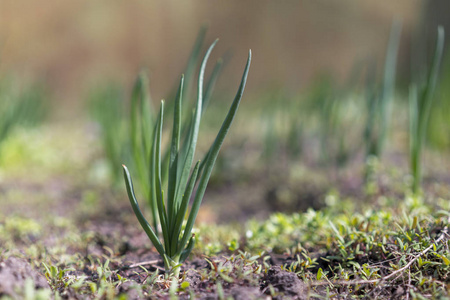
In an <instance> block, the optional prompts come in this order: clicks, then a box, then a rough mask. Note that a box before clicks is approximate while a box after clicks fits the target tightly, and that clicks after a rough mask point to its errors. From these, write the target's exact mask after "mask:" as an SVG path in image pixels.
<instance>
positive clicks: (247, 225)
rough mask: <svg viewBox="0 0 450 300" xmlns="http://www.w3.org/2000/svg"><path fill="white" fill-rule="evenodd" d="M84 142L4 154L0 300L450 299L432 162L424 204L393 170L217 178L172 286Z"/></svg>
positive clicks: (441, 184)
mask: <svg viewBox="0 0 450 300" xmlns="http://www.w3.org/2000/svg"><path fill="white" fill-rule="evenodd" d="M64 126H66V127H64ZM68 131H70V132H72V134H70V135H68V134H67V132H68ZM88 132H90V128H89V127H83V126H77V127H76V128H74V127H71V126H69V125H63V126H61V127H59V128H56V129H55V126H48V127H44V128H43V129H41V130H40V131H36V132H18V133H17V134H16V135H15V136H14V138H9V139H8V141H6V142H5V144H4V147H3V148H2V149H1V151H2V171H1V174H0V175H1V181H0V193H1V200H0V201H1V202H0V203H1V208H2V209H1V211H0V297H3V298H5V299H9V298H13V299H22V298H26V299H48V298H55V299H59V298H63V299H148V298H149V299H173V298H176V297H179V298H180V299H193V298H196V299H228V298H232V299H311V298H318V299H319V298H321V299H322V298H335V299H347V298H380V299H391V298H399V299H416V298H417V299H420V298H438V297H446V296H448V295H449V292H448V287H447V286H448V284H449V283H450V278H449V274H450V251H449V247H448V246H449V242H448V237H449V235H448V234H449V233H448V226H449V218H450V214H449V213H448V211H449V208H450V204H449V202H448V199H449V195H450V192H449V188H448V187H449V182H448V179H449V178H448V177H446V176H445V172H444V171H443V170H444V169H445V167H444V164H443V163H442V161H441V160H437V162H434V161H433V160H430V162H429V163H430V164H435V166H436V168H434V169H433V170H434V171H433V172H428V174H427V176H426V177H425V180H424V190H425V192H424V193H423V194H421V195H419V196H411V195H410V194H409V192H408V188H407V177H405V173H404V172H403V171H401V166H400V169H399V167H397V166H395V165H392V166H389V167H385V166H383V165H381V164H379V165H377V167H376V168H374V171H373V172H374V175H373V177H372V179H371V181H369V182H366V183H364V181H363V180H362V179H361V178H362V177H361V173H362V168H361V167H354V166H353V167H349V168H347V169H341V170H337V171H336V170H335V171H332V172H331V173H332V174H330V169H328V168H323V167H316V168H312V167H311V166H307V165H302V164H299V165H298V167H291V168H289V169H288V171H287V172H286V169H280V168H277V169H268V168H262V167H255V168H254V169H253V170H252V169H249V171H240V172H236V171H235V170H233V169H231V170H229V171H228V173H222V175H221V176H219V175H217V174H216V175H215V177H213V178H212V181H211V184H210V187H209V190H208V192H207V195H206V196H205V200H204V206H203V208H202V210H201V212H200V214H199V219H198V222H197V224H198V225H197V227H196V229H195V233H196V236H197V237H198V241H197V244H196V247H195V249H194V251H193V254H192V255H191V256H190V258H189V259H188V261H187V262H186V263H185V264H184V265H183V267H182V272H181V276H180V278H178V279H175V280H174V279H170V278H167V277H166V276H164V268H163V264H162V260H161V259H160V257H159V255H158V254H157V252H156V251H155V249H154V248H153V247H152V245H151V243H150V241H149V240H148V238H147V236H146V235H145V233H144V232H143V231H142V230H141V228H140V226H139V224H138V222H137V220H136V218H135V216H134V215H133V213H132V210H131V208H130V207H129V202H128V200H127V198H126V195H125V191H124V187H123V186H122V185H121V184H120V183H119V184H118V185H117V187H113V184H111V183H108V182H109V181H108V179H107V174H106V172H105V171H104V164H103V162H102V159H101V154H100V153H101V150H100V146H99V144H98V141H96V139H95V135H91V134H89V133H88ZM36 149H40V151H38V152H36ZM226 153H227V152H226V149H225V154H224V156H225V158H226ZM394 160H395V159H394ZM428 170H429V169H428ZM223 174H225V175H223ZM230 174H233V175H230ZM233 176H236V177H237V178H239V180H233ZM405 178H406V180H405ZM275 211H280V212H279V213H274V212H275Z"/></svg>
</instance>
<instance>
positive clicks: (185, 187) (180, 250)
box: [123, 41, 251, 276]
mask: <svg viewBox="0 0 450 300" xmlns="http://www.w3.org/2000/svg"><path fill="white" fill-rule="evenodd" d="M216 42H217V41H216ZM216 42H214V43H213V44H212V45H211V46H210V47H209V49H208V51H207V52H206V55H205V57H204V58H203V61H202V64H201V67H200V73H199V77H198V95H197V101H196V105H195V110H194V111H193V114H192V115H191V118H190V119H189V121H187V122H184V123H183V122H182V120H183V115H182V110H183V109H182V99H183V87H184V76H182V77H181V80H180V84H179V87H178V92H177V95H176V97H175V104H174V109H173V128H172V138H171V143H170V147H169V150H168V153H169V154H168V157H169V158H168V164H165V163H164V159H163V156H164V155H163V153H162V150H161V149H162V147H161V140H162V134H163V120H164V106H165V105H164V101H161V106H160V110H159V115H158V116H157V117H156V119H155V125H154V128H153V134H152V135H151V136H152V138H153V140H152V141H151V143H149V144H148V147H147V148H142V152H146V153H145V155H147V157H148V158H147V161H148V165H147V166H148V167H149V170H150V172H149V176H148V181H149V182H148V186H149V187H150V192H151V195H152V197H154V199H155V200H156V201H155V202H156V205H154V204H153V203H152V201H149V203H150V205H154V206H152V207H151V208H152V209H154V210H155V211H156V212H157V215H158V218H157V220H158V222H157V223H158V224H154V225H153V227H152V226H151V225H150V224H149V223H148V222H147V220H146V219H145V217H144V215H143V213H142V212H141V210H140V208H139V205H138V201H137V199H136V195H135V192H134V187H133V183H132V179H131V175H130V172H129V171H128V169H127V167H126V166H125V165H124V166H123V171H124V178H125V184H126V188H127V193H128V197H129V200H130V203H131V206H132V208H133V211H134V213H135V214H136V217H137V219H138V221H139V223H140V224H141V226H142V228H143V229H144V231H145V232H146V234H147V235H148V237H149V238H150V240H151V242H152V243H153V245H154V246H155V248H156V250H157V251H158V252H159V254H160V255H161V257H162V258H163V260H164V265H165V269H166V271H167V273H170V274H173V275H174V276H178V275H179V271H180V266H181V263H182V262H183V261H184V260H186V258H187V257H188V256H189V254H190V252H191V251H192V249H193V247H194V244H195V235H194V234H192V229H193V226H194V222H195V219H196V217H197V213H198V211H199V208H200V204H201V202H202V199H203V196H204V193H205V190H206V186H207V184H208V181H209V178H210V176H211V172H212V170H213V167H214V163H215V161H216V159H217V156H218V154H219V150H220V148H221V146H222V143H223V141H224V139H225V136H226V135H227V133H228V130H229V128H230V126H231V124H232V122H233V119H234V117H235V115H236V112H237V109H238V107H239V103H240V101H241V98H242V95H243V92H244V88H245V84H246V81H247V75H248V71H249V67H250V61H251V52H249V57H248V60H247V64H246V67H245V70H244V74H243V76H242V80H241V83H240V86H239V89H238V92H237V94H236V97H235V99H234V101H233V103H232V105H231V107H230V109H229V111H228V114H227V116H226V118H225V120H224V122H223V124H222V127H221V129H220V131H219V133H218V134H217V137H216V139H215V140H214V142H213V144H212V145H211V147H210V149H209V151H208V152H207V154H206V156H205V158H204V160H203V161H201V162H200V161H199V162H197V163H196V164H195V166H194V168H192V165H193V162H194V155H195V149H196V144H197V139H198V135H199V126H200V121H201V118H202V113H203V111H204V108H205V107H204V95H205V91H204V90H203V81H204V73H205V67H206V62H207V60H208V57H209V55H210V53H211V51H212V49H213V48H214V46H215V44H216ZM186 124H188V125H187V127H186V128H182V127H184V126H186ZM183 133H184V134H183ZM143 145H144V144H143ZM191 170H192V171H191ZM164 177H167V190H166V191H164V190H163V186H164V184H163V178H164ZM196 186H197V188H196V191H195V193H194V190H195V187H196ZM192 195H193V204H192V207H191V210H190V212H189V214H188V217H187V221H186V224H185V225H184V219H185V215H186V213H187V211H188V206H189V201H190V198H191V196H192ZM147 196H150V195H147ZM158 225H159V226H160V228H161V233H162V240H161V239H160V237H159V235H158V233H157V227H158ZM183 228H184V230H183Z"/></svg>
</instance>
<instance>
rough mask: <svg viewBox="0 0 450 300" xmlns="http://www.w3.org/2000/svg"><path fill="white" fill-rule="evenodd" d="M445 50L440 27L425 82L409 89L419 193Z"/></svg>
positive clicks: (413, 170) (411, 143)
mask: <svg viewBox="0 0 450 300" xmlns="http://www.w3.org/2000/svg"><path fill="white" fill-rule="evenodd" d="M443 50H444V29H443V28H442V27H439V28H438V34H437V39H436V47H435V52H434V55H433V60H432V62H431V68H430V70H429V72H428V73H427V75H426V76H425V77H426V78H425V79H424V81H423V82H419V83H413V84H412V85H411V86H410V89H409V152H410V168H411V173H412V177H413V182H412V191H413V193H415V194H417V193H418V192H419V189H420V182H421V177H422V170H421V161H422V149H423V147H424V144H425V141H426V133H427V126H428V121H429V118H430V112H431V108H432V106H433V100H434V91H435V88H436V85H437V81H438V75H439V69H440V65H441V60H442V55H443Z"/></svg>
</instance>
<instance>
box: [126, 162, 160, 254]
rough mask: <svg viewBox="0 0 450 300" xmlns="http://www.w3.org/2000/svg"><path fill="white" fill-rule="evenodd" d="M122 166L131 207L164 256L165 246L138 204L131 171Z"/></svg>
mask: <svg viewBox="0 0 450 300" xmlns="http://www.w3.org/2000/svg"><path fill="white" fill-rule="evenodd" d="M122 166H123V174H124V178H125V185H126V188H127V194H128V199H129V200H130V203H131V207H132V208H133V211H134V214H135V215H136V217H137V219H138V221H139V223H140V224H141V226H142V228H143V229H144V231H145V233H146V234H147V236H148V237H149V238H150V240H151V241H152V243H153V245H154V246H155V248H156V250H158V252H159V254H160V255H161V256H163V255H164V248H163V246H162V244H161V242H160V241H159V239H158V237H157V236H156V234H155V232H154V231H153V229H152V228H151V226H150V224H148V222H147V220H146V219H145V217H144V215H143V214H142V212H141V210H140V208H139V204H138V202H137V200H136V196H135V194H134V188H133V182H132V180H131V176H130V172H129V171H128V169H127V167H126V166H125V165H122Z"/></svg>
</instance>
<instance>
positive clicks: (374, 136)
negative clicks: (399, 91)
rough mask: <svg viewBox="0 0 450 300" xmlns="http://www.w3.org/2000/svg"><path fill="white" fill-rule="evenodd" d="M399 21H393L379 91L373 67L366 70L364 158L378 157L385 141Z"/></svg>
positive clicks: (398, 41)
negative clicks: (366, 112) (375, 83)
mask: <svg viewBox="0 0 450 300" xmlns="http://www.w3.org/2000/svg"><path fill="white" fill-rule="evenodd" d="M400 35H401V23H400V22H399V21H394V22H393V24H392V28H391V33H390V37H389V43H388V47H387V51H386V59H385V63H384V76H383V83H382V84H381V91H376V90H377V88H376V87H374V82H375V80H374V77H375V76H374V73H375V71H374V69H375V68H371V69H370V70H369V72H368V81H367V87H366V92H367V96H366V99H367V111H368V116H367V122H366V127H365V130H364V142H365V144H366V159H367V158H368V157H378V158H379V157H380V156H381V154H382V151H383V148H384V145H385V143H386V137H387V132H388V127H389V124H390V115H391V107H392V99H393V95H394V92H395V75H396V65H397V53H398V48H399V44H400Z"/></svg>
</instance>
